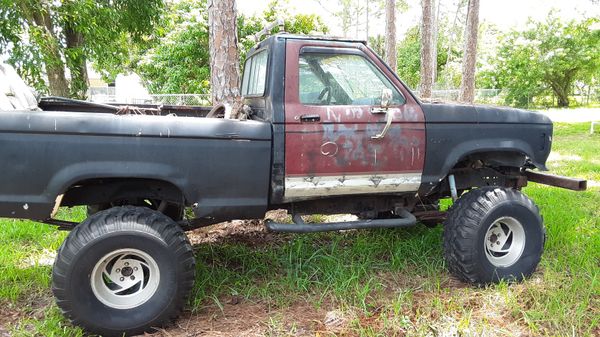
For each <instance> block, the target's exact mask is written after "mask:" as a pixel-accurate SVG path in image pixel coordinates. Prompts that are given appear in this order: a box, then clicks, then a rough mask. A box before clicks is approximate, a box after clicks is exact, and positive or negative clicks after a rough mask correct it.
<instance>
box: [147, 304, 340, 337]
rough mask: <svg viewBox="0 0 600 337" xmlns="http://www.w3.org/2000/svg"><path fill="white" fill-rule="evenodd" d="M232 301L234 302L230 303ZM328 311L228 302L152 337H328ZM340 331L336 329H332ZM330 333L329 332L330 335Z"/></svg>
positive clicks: (187, 315)
mask: <svg viewBox="0 0 600 337" xmlns="http://www.w3.org/2000/svg"><path fill="white" fill-rule="evenodd" d="M230 302H231V301H230ZM327 317H328V316H327V311H326V310H325V309H324V308H323V307H321V308H316V307H315V306H313V305H311V304H309V303H308V302H298V303H295V304H293V305H291V306H289V307H286V308H282V309H273V308H270V307H269V306H268V305H267V304H265V303H253V302H249V301H246V302H240V303H237V304H234V303H226V304H224V305H223V306H222V307H221V308H219V307H217V306H211V307H209V308H206V309H204V310H202V311H201V312H198V313H196V314H192V313H190V312H187V313H185V314H184V315H182V317H181V318H180V319H179V320H177V322H175V324H174V326H172V327H169V328H167V329H165V330H160V331H159V332H157V333H155V334H152V335H151V336H165V337H167V336H169V337H171V336H173V337H182V336H186V337H191V336H202V337H217V336H218V337H238V336H247V337H254V336H256V337H258V336H260V337H262V336H299V337H300V336H315V334H317V333H320V334H321V336H328V335H331V334H332V331H331V330H329V328H328V327H327V326H326V324H325V322H326V318H327ZM332 329H337V327H332ZM328 331H329V332H328Z"/></svg>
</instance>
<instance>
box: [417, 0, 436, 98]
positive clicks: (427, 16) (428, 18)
mask: <svg viewBox="0 0 600 337" xmlns="http://www.w3.org/2000/svg"><path fill="white" fill-rule="evenodd" d="M421 5H422V10H423V15H422V23H421V84H420V85H419V89H420V90H419V91H420V93H419V94H420V96H421V98H425V99H428V98H431V89H432V87H433V67H434V62H433V47H432V46H433V6H432V0H422V2H421Z"/></svg>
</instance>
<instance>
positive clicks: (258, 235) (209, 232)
mask: <svg viewBox="0 0 600 337" xmlns="http://www.w3.org/2000/svg"><path fill="white" fill-rule="evenodd" d="M266 218H268V219H273V220H274V221H282V222H283V221H287V220H288V215H287V211H285V210H276V211H270V212H268V213H267V216H266ZM187 236H188V238H189V240H190V242H191V243H192V245H200V244H207V243H209V244H227V243H229V244H243V245H247V246H266V245H276V244H279V243H282V242H284V241H286V240H287V238H288V237H289V235H284V234H277V233H271V232H268V231H267V230H266V228H265V226H264V221H263V220H233V221H227V222H222V223H218V224H216V225H212V226H209V227H204V228H199V229H195V230H192V231H188V232H187Z"/></svg>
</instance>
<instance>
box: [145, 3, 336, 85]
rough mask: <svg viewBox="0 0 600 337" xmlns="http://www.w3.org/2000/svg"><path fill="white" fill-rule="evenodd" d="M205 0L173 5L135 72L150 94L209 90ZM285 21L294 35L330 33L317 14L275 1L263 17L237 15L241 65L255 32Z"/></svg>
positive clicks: (286, 26) (252, 41)
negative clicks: (159, 34)
mask: <svg viewBox="0 0 600 337" xmlns="http://www.w3.org/2000/svg"><path fill="white" fill-rule="evenodd" d="M206 6H207V5H206V0H185V1H179V2H177V3H174V4H172V5H171V6H170V7H169V10H168V11H167V12H168V13H170V14H169V15H168V16H167V17H165V18H164V20H163V21H164V24H163V30H164V31H165V32H166V33H165V34H163V36H162V37H161V38H160V40H159V43H158V44H157V45H156V46H155V47H154V48H152V49H150V50H149V51H148V52H147V53H146V55H145V56H144V58H143V59H142V61H141V62H140V63H139V65H138V66H137V67H136V69H135V70H136V72H137V73H139V75H140V76H141V77H142V79H143V80H144V81H145V82H146V86H147V88H148V90H149V91H150V92H151V93H156V94H158V93H201V94H202V93H209V91H210V59H209V46H208V37H209V35H208V13H207V7H206ZM277 18H283V19H284V20H285V30H286V31H287V32H289V33H294V34H311V33H315V32H319V33H327V31H328V28H327V26H326V25H325V24H324V23H323V20H322V19H321V17H319V16H318V15H314V14H311V15H306V14H298V15H290V14H289V13H288V12H287V10H286V9H285V8H284V7H283V6H282V5H280V3H279V2H278V1H273V2H271V4H270V5H269V6H268V9H267V10H266V11H265V12H264V13H263V14H262V15H260V16H252V17H247V16H244V15H240V16H238V19H237V26H238V40H239V47H240V56H241V60H242V62H241V64H243V63H244V60H245V57H246V52H247V51H248V50H249V49H250V48H251V47H252V46H254V45H255V44H256V42H255V40H254V34H256V33H257V32H259V31H260V30H262V29H263V25H264V22H272V21H275V19H277ZM276 30H277V29H275V30H274V32H276Z"/></svg>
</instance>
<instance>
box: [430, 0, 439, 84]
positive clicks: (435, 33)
mask: <svg viewBox="0 0 600 337" xmlns="http://www.w3.org/2000/svg"><path fill="white" fill-rule="evenodd" d="M440 7H441V0H438V1H437V4H436V2H435V0H434V1H433V12H434V13H435V16H434V17H433V43H432V44H431V48H432V51H431V54H432V55H433V56H432V58H433V73H432V74H431V77H432V81H433V83H435V81H436V79H437V71H438V61H437V59H438V31H439V29H440V27H439V21H440Z"/></svg>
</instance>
